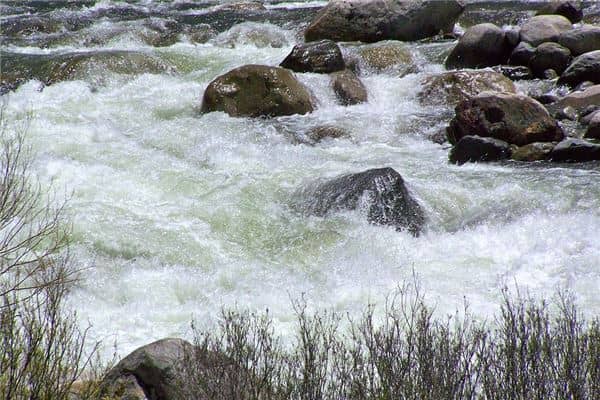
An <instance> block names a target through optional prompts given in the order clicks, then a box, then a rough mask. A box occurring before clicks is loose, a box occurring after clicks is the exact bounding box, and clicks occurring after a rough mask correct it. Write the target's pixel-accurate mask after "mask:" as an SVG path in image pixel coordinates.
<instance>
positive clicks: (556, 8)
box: [537, 0, 583, 23]
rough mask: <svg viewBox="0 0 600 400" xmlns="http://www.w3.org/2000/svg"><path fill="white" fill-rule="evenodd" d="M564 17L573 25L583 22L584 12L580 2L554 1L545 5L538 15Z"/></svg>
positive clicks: (569, 0)
mask: <svg viewBox="0 0 600 400" xmlns="http://www.w3.org/2000/svg"><path fill="white" fill-rule="evenodd" d="M552 14H557V15H562V16H563V17H565V18H567V19H568V20H569V21H571V22H572V23H576V22H579V21H581V19H582V18H583V11H582V10H581V4H580V2H579V1H573V0H554V1H551V2H549V3H548V4H546V5H544V7H542V8H541V9H539V10H538V12H537V15H552Z"/></svg>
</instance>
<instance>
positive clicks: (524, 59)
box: [508, 42, 535, 66]
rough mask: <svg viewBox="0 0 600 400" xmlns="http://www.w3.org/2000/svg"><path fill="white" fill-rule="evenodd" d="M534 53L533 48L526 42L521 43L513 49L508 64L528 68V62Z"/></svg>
mask: <svg viewBox="0 0 600 400" xmlns="http://www.w3.org/2000/svg"><path fill="white" fill-rule="evenodd" d="M534 53H535V47H533V46H532V45H530V44H529V43H527V42H521V43H519V44H518V45H517V47H515V48H514V49H513V51H512V53H511V54H510V57H509V59H508V63H509V64H510V65H524V66H528V65H529V60H531V57H533V54H534Z"/></svg>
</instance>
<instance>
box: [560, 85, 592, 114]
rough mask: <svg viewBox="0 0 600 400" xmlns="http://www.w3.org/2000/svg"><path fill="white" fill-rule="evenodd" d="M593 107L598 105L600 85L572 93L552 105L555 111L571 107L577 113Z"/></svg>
mask: <svg viewBox="0 0 600 400" xmlns="http://www.w3.org/2000/svg"><path fill="white" fill-rule="evenodd" d="M593 105H600V85H594V86H590V87H588V88H587V89H585V90H583V91H580V92H573V93H570V94H568V95H566V96H565V97H563V98H562V99H560V100H558V101H557V102H556V103H555V104H553V106H554V107H556V109H562V108H565V107H573V108H574V109H575V110H577V111H578V112H582V111H583V110H584V109H585V108H587V107H589V106H593Z"/></svg>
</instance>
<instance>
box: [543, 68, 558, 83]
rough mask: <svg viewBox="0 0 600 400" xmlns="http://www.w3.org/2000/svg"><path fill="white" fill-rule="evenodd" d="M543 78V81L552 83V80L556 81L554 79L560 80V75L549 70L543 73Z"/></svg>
mask: <svg viewBox="0 0 600 400" xmlns="http://www.w3.org/2000/svg"><path fill="white" fill-rule="evenodd" d="M541 78H542V79H547V80H549V81H551V80H554V79H556V78H558V74H557V73H556V71H555V70H553V69H552V68H548V69H547V70H544V72H543V73H542V76H541Z"/></svg>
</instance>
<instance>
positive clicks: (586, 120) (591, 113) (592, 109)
mask: <svg viewBox="0 0 600 400" xmlns="http://www.w3.org/2000/svg"><path fill="white" fill-rule="evenodd" d="M599 111H600V104H598V105H592V106H588V107H586V108H584V109H583V110H582V111H581V112H580V113H579V122H581V123H582V124H583V125H589V124H590V122H591V121H592V118H594V117H595V115H596V113H598V112H599Z"/></svg>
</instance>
